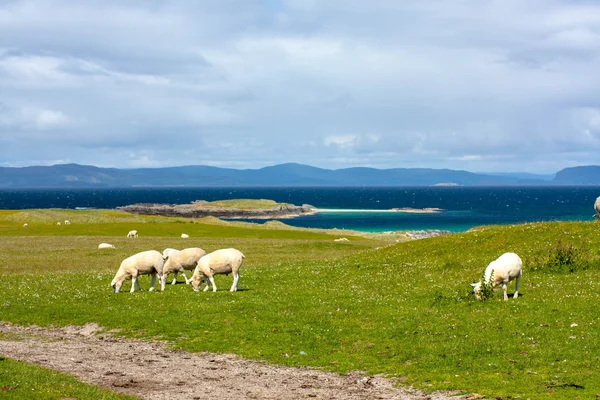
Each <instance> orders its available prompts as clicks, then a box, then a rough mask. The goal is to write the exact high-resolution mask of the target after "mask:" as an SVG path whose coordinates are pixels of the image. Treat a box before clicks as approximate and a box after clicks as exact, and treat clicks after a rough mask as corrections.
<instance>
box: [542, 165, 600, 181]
mask: <svg viewBox="0 0 600 400" xmlns="http://www.w3.org/2000/svg"><path fill="white" fill-rule="evenodd" d="M553 183H554V184H556V185H600V166H598V165H588V166H581V167H572V168H565V169H563V170H561V171H558V172H557V173H556V177H555V178H554V180H553Z"/></svg>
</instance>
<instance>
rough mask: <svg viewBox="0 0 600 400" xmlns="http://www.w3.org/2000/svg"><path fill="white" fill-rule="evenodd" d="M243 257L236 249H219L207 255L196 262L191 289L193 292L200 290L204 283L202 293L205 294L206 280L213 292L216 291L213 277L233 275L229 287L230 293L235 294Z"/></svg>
mask: <svg viewBox="0 0 600 400" xmlns="http://www.w3.org/2000/svg"><path fill="white" fill-rule="evenodd" d="M244 258H245V256H244V255H243V254H242V252H241V251H239V250H236V249H220V250H216V251H213V252H212V253H208V254H207V255H205V256H204V257H202V258H201V259H200V261H198V265H197V266H196V269H195V270H194V274H193V275H192V287H193V289H194V291H196V292H197V291H198V290H200V285H201V284H202V282H204V283H206V287H205V288H204V291H205V292H206V291H207V290H208V288H209V284H208V283H207V282H206V280H207V279H208V280H209V281H210V283H211V284H212V287H213V292H216V291H217V285H215V278H214V276H215V275H229V274H232V275H233V284H232V285H231V289H230V292H235V291H236V290H237V288H238V283H239V280H240V274H239V270H240V267H241V266H242V264H243V263H244Z"/></svg>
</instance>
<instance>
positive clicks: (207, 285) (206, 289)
mask: <svg viewBox="0 0 600 400" xmlns="http://www.w3.org/2000/svg"><path fill="white" fill-rule="evenodd" d="M202 283H204V284H205V285H206V287H205V288H204V290H203V291H204V292H206V291H208V289H210V282H209V281H208V279H206V278H204V279H202Z"/></svg>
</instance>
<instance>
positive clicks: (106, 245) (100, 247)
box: [98, 243, 116, 249]
mask: <svg viewBox="0 0 600 400" xmlns="http://www.w3.org/2000/svg"><path fill="white" fill-rule="evenodd" d="M98 248H99V249H116V247H115V246H114V245H112V244H108V243H100V244H99V245H98Z"/></svg>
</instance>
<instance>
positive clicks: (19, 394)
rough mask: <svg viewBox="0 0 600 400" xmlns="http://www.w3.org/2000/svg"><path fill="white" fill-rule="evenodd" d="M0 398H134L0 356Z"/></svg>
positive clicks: (12, 399)
mask: <svg viewBox="0 0 600 400" xmlns="http://www.w3.org/2000/svg"><path fill="white" fill-rule="evenodd" d="M0 397H1V398H2V399H6V400H21V399H28V400H47V399H66V398H71V399H90V400H128V399H129V400H134V399H137V397H131V396H125V395H122V394H116V393H113V392H111V391H109V390H105V389H100V388H98V387H97V386H92V385H86V384H84V383H81V382H79V381H77V380H76V379H75V378H72V377H70V376H67V375H65V374H61V373H59V372H55V371H51V370H48V369H46V368H41V367H37V366H34V365H30V364H27V363H23V362H20V361H15V360H11V359H8V358H4V357H0Z"/></svg>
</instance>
